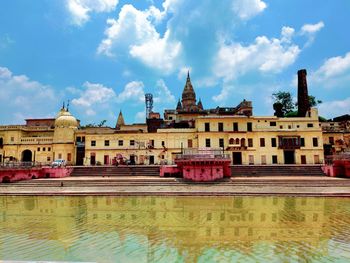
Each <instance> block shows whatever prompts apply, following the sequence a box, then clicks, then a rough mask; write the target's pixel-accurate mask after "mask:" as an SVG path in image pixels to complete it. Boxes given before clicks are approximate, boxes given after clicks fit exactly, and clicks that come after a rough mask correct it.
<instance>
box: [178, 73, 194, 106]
mask: <svg viewBox="0 0 350 263" xmlns="http://www.w3.org/2000/svg"><path fill="white" fill-rule="evenodd" d="M181 102H182V110H184V111H196V110H197V105H196V93H195V92H194V89H193V86H192V83H191V79H190V72H188V73H187V79H186V84H185V87H184V90H183V92H182V100H181Z"/></svg>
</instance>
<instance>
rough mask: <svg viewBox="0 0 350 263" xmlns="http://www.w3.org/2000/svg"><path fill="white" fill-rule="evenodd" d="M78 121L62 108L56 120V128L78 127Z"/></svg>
mask: <svg viewBox="0 0 350 263" xmlns="http://www.w3.org/2000/svg"><path fill="white" fill-rule="evenodd" d="M78 126H79V124H78V121H77V119H76V118H75V117H74V116H73V115H72V114H70V112H69V111H67V110H66V109H64V108H62V109H61V110H60V112H59V113H58V114H57V117H56V120H55V127H74V128H76V127H78Z"/></svg>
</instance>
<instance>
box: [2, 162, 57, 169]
mask: <svg viewBox="0 0 350 263" xmlns="http://www.w3.org/2000/svg"><path fill="white" fill-rule="evenodd" d="M50 165H51V162H4V163H0V169H9V168H11V169H25V168H33V167H39V168H40V167H42V166H50Z"/></svg>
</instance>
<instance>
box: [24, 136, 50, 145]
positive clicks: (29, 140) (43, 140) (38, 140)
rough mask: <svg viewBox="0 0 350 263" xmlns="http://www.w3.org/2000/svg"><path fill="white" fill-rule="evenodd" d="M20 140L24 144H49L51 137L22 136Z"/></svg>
mask: <svg viewBox="0 0 350 263" xmlns="http://www.w3.org/2000/svg"><path fill="white" fill-rule="evenodd" d="M21 142H22V143H25V144H50V143H52V137H22V138H21Z"/></svg>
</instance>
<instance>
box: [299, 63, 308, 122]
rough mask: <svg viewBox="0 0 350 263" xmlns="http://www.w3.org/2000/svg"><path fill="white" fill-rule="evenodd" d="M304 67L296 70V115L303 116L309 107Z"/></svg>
mask: <svg viewBox="0 0 350 263" xmlns="http://www.w3.org/2000/svg"><path fill="white" fill-rule="evenodd" d="M306 75H307V73H306V69H301V70H298V117H305V116H306V113H307V112H308V111H309V109H310V103H309V93H308V91H307V81H306Z"/></svg>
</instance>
